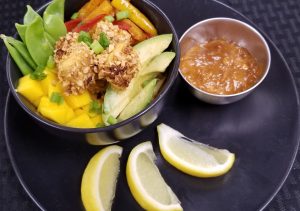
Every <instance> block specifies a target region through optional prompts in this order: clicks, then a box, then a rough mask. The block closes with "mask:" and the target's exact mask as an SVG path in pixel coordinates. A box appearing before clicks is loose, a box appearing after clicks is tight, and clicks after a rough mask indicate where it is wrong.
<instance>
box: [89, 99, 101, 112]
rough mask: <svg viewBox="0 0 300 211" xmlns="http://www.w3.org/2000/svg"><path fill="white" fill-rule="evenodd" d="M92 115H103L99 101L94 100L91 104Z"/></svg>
mask: <svg viewBox="0 0 300 211" xmlns="http://www.w3.org/2000/svg"><path fill="white" fill-rule="evenodd" d="M89 112H90V113H96V114H101V113H102V107H101V105H100V104H99V102H98V101H97V100H93V101H92V102H91V103H90V110H89Z"/></svg>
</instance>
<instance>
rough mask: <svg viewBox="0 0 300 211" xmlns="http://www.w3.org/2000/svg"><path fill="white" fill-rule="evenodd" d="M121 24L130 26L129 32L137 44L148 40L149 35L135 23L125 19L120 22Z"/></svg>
mask: <svg viewBox="0 0 300 211" xmlns="http://www.w3.org/2000/svg"><path fill="white" fill-rule="evenodd" d="M119 22H121V23H125V24H127V25H128V26H130V27H129V28H128V29H127V31H128V32H129V33H130V34H131V36H132V38H133V39H134V40H135V41H136V43H138V42H141V41H143V40H145V39H147V35H146V33H145V32H143V30H141V29H140V28H139V27H138V26H137V25H136V24H135V23H133V22H132V21H131V20H129V19H123V20H121V21H119Z"/></svg>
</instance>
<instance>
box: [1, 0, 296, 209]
mask: <svg viewBox="0 0 300 211" xmlns="http://www.w3.org/2000/svg"><path fill="white" fill-rule="evenodd" d="M156 3H157V5H158V6H160V7H161V8H162V9H163V10H164V11H165V12H166V13H167V15H168V16H169V18H170V19H171V20H172V21H173V23H174V25H175V27H176V29H177V32H178V35H179V36H180V35H181V34H182V33H183V32H184V30H186V29H187V28H188V27H189V26H191V25H192V24H194V23H195V22H198V21H200V20H203V19H206V18H212V17H220V16H223V17H232V18H236V19H239V20H242V21H245V22H248V23H249V21H248V20H247V19H246V18H245V17H243V16H242V15H241V14H239V13H238V12H236V11H234V10H233V9H231V8H229V7H227V6H225V5H223V4H221V3H218V2H214V1H198V0H191V1H188V2H187V1H184V0H182V1H173V2H170V1H159V0H156ZM250 24H251V23H250ZM269 45H270V49H271V54H272V64H271V69H270V72H269V75H268V76H267V78H266V79H265V81H264V82H263V83H262V84H261V85H260V86H259V87H258V88H257V89H256V90H255V91H254V93H253V94H251V95H250V96H248V97H246V98H245V99H244V100H242V101H239V102H237V103H235V104H231V105H225V106H213V105H208V104H204V103H201V102H200V101H198V100H197V99H195V98H194V97H193V96H192V95H191V94H190V93H189V92H188V90H187V88H186V86H184V84H183V81H182V80H181V79H179V78H178V80H177V82H176V84H175V86H174V87H173V90H172V91H171V94H170V100H169V101H168V103H167V105H166V107H165V108H164V110H163V112H162V115H161V116H160V117H159V119H158V120H157V121H156V122H155V124H153V125H152V126H151V127H149V128H148V129H146V130H145V131H143V132H142V133H141V134H139V135H138V136H136V137H134V138H132V139H131V140H128V141H126V142H124V143H121V144H120V145H122V146H123V147H124V154H123V156H122V163H121V172H120V178H119V181H118V185H117V192H116V198H115V200H114V204H113V210H124V209H125V208H127V209H126V210H141V208H140V207H139V206H138V204H137V203H136V202H135V200H134V199H133V197H132V195H131V193H130V191H129V188H128V186H127V183H126V177H125V171H124V170H125V169H124V168H125V163H126V159H127V156H128V153H129V152H130V150H131V149H132V147H134V146H135V145H137V144H138V143H140V142H141V141H144V140H152V141H153V144H154V149H155V152H156V155H157V157H158V160H157V165H158V167H159V168H160V170H161V172H162V175H163V176H164V178H165V180H166V181H167V183H168V184H169V185H170V186H171V187H172V188H173V190H174V192H175V193H176V194H177V195H178V197H179V199H180V201H181V202H182V206H183V208H184V210H187V211H194V210H205V211H209V210H230V211H232V210H238V211H239V210H244V211H245V210H258V209H262V208H264V207H265V206H266V205H267V203H268V202H269V201H270V200H271V199H272V198H273V197H274V195H275V194H276V193H277V191H278V190H279V188H280V187H281V185H282V184H283V182H284V181H285V179H286V177H287V175H288V172H289V170H290V169H291V166H292V163H293V161H294V158H295V155H296V151H297V148H298V140H299V115H298V114H299V111H298V106H299V101H298V96H297V91H296V86H295V83H294V81H293V78H292V75H291V72H290V70H289V68H288V66H287V64H286V62H285V61H284V59H283V57H282V55H281V54H280V53H279V51H278V50H277V49H276V47H275V46H274V44H273V43H271V42H269ZM5 114H6V116H5V136H6V142H7V147H8V151H9V155H10V158H11V161H12V164H13V166H14V169H15V171H16V174H17V176H18V178H19V180H20V182H21V184H22V185H23V187H24V188H25V190H26V191H27V193H28V194H29V195H30V196H31V198H32V199H33V200H34V201H35V203H36V204H37V205H38V206H39V207H40V208H41V209H46V210H64V211H67V210H72V211H76V210H83V208H82V204H81V200H80V183H81V176H82V173H83V171H84V168H85V166H86V164H87V163H88V161H89V159H90V158H91V157H92V156H93V155H94V154H95V153H96V152H97V151H98V150H99V149H100V148H99V147H92V146H89V145H86V144H84V143H69V142H67V141H65V140H61V139H58V138H56V137H53V136H51V135H50V134H48V133H47V132H45V131H44V130H42V129H41V128H39V127H38V126H37V125H36V124H34V122H33V121H32V120H31V119H30V117H29V116H28V115H27V114H25V113H24V112H23V111H22V110H21V109H20V108H19V106H18V105H17V103H16V102H15V101H14V99H13V98H12V97H10V95H8V98H7V104H6V111H5ZM160 122H164V123H166V124H168V125H170V126H172V127H174V128H176V129H179V130H180V131H181V132H183V133H184V134H186V135H187V136H189V137H191V138H194V139H197V140H201V141H202V142H204V143H208V144H210V145H212V146H215V147H220V148H227V149H229V150H230V151H232V152H234V153H236V156H237V159H236V162H235V164H234V166H233V168H232V170H231V171H230V172H229V173H228V174H226V175H225V176H221V177H218V178H215V179H199V178H195V177H191V176H188V175H185V174H183V173H181V172H179V171H177V170H176V169H175V168H173V167H172V166H170V165H169V164H168V163H166V161H165V160H164V159H163V158H162V157H161V154H160V152H159V149H158V146H157V135H156V130H155V126H156V125H157V124H158V123H160Z"/></svg>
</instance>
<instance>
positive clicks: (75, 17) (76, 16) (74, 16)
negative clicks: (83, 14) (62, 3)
mask: <svg viewBox="0 0 300 211" xmlns="http://www.w3.org/2000/svg"><path fill="white" fill-rule="evenodd" d="M78 16H79V14H78V12H75V13H74V14H73V15H72V16H71V19H72V20H74V19H77V18H78Z"/></svg>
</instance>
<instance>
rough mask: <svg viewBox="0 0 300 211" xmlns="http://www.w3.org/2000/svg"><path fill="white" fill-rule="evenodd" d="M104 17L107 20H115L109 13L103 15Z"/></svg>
mask: <svg viewBox="0 0 300 211" xmlns="http://www.w3.org/2000/svg"><path fill="white" fill-rule="evenodd" d="M104 19H105V20H106V21H108V22H114V21H115V18H114V17H113V16H111V15H107V16H105V17H104Z"/></svg>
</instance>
